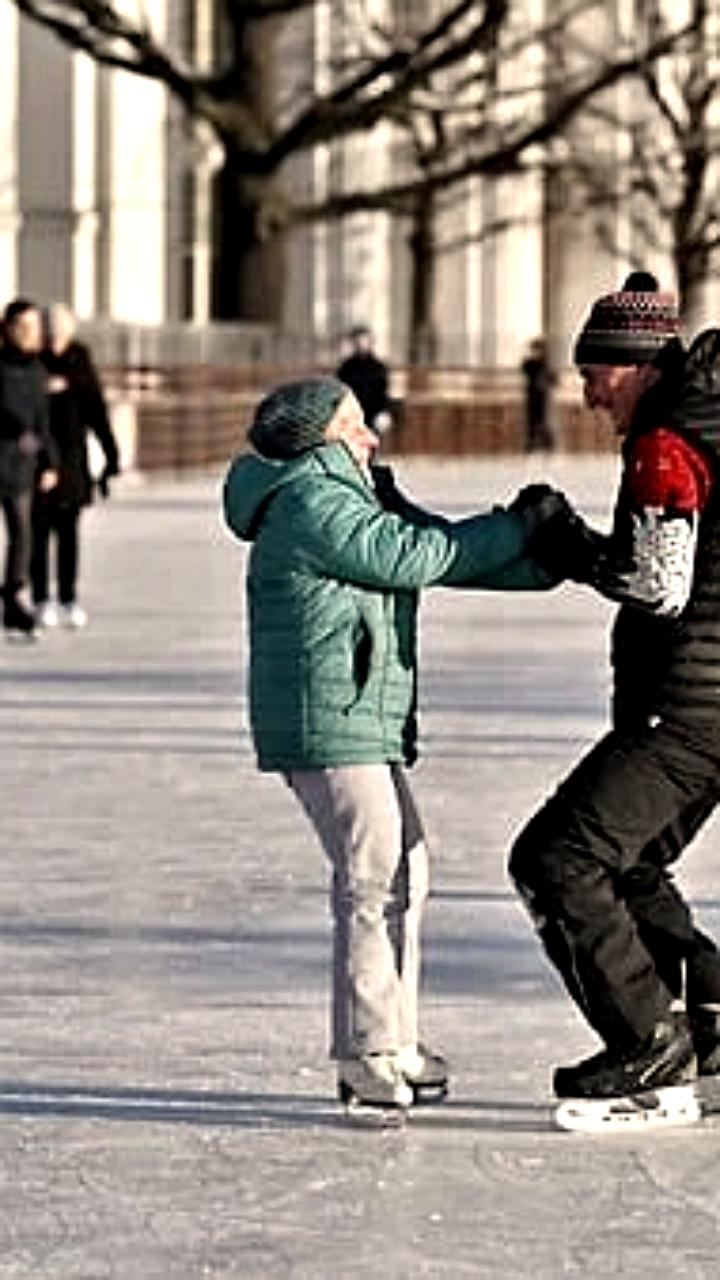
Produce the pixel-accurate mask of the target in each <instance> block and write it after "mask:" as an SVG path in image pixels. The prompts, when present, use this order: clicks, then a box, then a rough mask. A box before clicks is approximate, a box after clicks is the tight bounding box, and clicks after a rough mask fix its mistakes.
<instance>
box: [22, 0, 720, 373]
mask: <svg viewBox="0 0 720 1280" xmlns="http://www.w3.org/2000/svg"><path fill="white" fill-rule="evenodd" d="M658 4H659V6H660V7H661V8H662V6H663V4H664V5H665V6H666V7H667V5H668V4H669V5H670V8H671V9H672V10H673V12H675V13H676V14H677V13H678V12H679V8H682V7H683V6H684V5H686V6H687V8H688V10H691V9H692V8H693V4H692V0H679V4H678V2H677V0H658ZM446 7H447V5H446ZM651 7H652V6H651ZM439 8H442V5H441V4H440V3H439V0H357V3H355V4H354V5H353V4H350V3H348V4H345V3H343V4H332V3H327V2H325V3H323V2H319V3H318V4H316V5H315V6H313V7H309V8H303V10H302V12H298V13H297V14H295V15H294V16H293V18H292V21H290V22H288V23H287V24H286V25H285V27H284V29H283V33H282V38H281V42H280V46H279V47H280V58H279V68H280V72H281V74H280V75H278V76H276V84H277V93H278V98H279V101H280V111H282V109H283V108H282V102H283V101H289V100H291V99H292V96H293V92H294V86H297V88H298V91H300V89H301V88H302V86H303V85H304V86H305V88H307V87H308V84H310V86H311V87H312V88H314V89H315V90H316V91H323V90H327V89H328V88H329V87H331V85H332V76H333V67H334V66H336V65H337V64H338V62H339V60H341V59H342V58H343V57H345V56H347V54H348V52H352V50H353V45H354V42H356V41H357V38H358V37H357V33H358V30H360V28H361V25H362V23H364V24H365V26H366V27H367V26H368V24H372V23H375V24H376V25H377V26H378V29H380V28H381V26H382V24H383V23H385V24H387V23H389V22H390V21H392V23H393V24H394V29H395V30H396V32H397V31H400V32H402V30H403V24H404V25H405V27H406V28H407V30H408V32H412V30H414V29H416V28H417V26H418V23H420V22H421V21H422V20H423V19H424V18H425V17H427V16H428V15H431V14H432V13H433V11H434V10H438V9H439ZM512 8H513V10H514V11H516V12H517V14H518V15H519V17H522V18H523V19H527V18H528V16H529V17H531V18H534V19H535V20H536V21H540V20H544V19H545V18H547V17H548V16H552V12H553V5H552V3H551V0H515V3H514V5H513V6H512ZM591 8H592V12H591V13H590V14H589V15H588V17H587V19H586V27H585V28H584V37H585V41H586V44H588V43H589V44H593V43H594V44H595V45H596V46H597V47H603V45H604V46H606V47H607V48H608V49H610V50H611V49H612V47H613V42H614V41H615V40H617V38H618V33H619V32H621V31H622V30H623V29H626V28H628V26H630V27H632V24H633V22H634V21H635V20H636V16H637V10H638V8H641V9H643V11H644V12H646V11H647V9H648V5H647V4H644V3H640V0H613V2H612V3H606V4H604V5H599V6H598V5H595V6H591ZM709 8H710V11H711V13H712V10H713V6H712V5H711V6H709ZM139 12H140V7H139V6H135V5H132V4H128V13H130V14H135V15H137V14H138V13H139ZM142 12H143V13H144V14H145V15H146V16H147V18H148V20H149V22H150V23H151V24H152V28H153V31H154V33H155V34H156V36H158V37H161V38H162V39H163V40H165V41H166V42H167V46H168V48H170V49H172V50H174V51H176V53H177V54H178V56H179V57H181V58H182V59H183V60H185V62H186V63H187V64H189V65H192V66H194V67H195V68H197V69H203V68H207V69H210V68H211V67H212V66H213V65H215V63H216V59H217V53H218V49H219V48H221V47H222V41H223V39H224V38H225V37H226V34H227V33H226V32H225V30H224V28H223V24H222V20H221V18H220V17H219V14H218V8H217V4H216V0H145V3H144V4H143V6H142ZM361 20H362V21H361ZM713 31H714V32H715V35H714V39H713V41H711V42H710V43H709V44H708V47H707V65H708V70H709V71H712V73H713V74H714V75H716V76H717V67H718V58H719V56H720V55H719V52H718V43H717V39H718V38H717V15H716V18H715V27H714V28H712V30H711V35H712V32H713ZM568 56H569V57H570V59H571V61H572V54H570V55H568V53H567V49H566V48H565V47H563V48H562V49H561V50H560V52H558V47H557V45H553V44H552V42H549V43H547V44H545V45H543V46H538V45H529V46H528V48H527V50H526V51H525V52H522V51H521V53H520V54H519V55H518V54H517V53H516V54H515V56H513V57H508V58H504V57H502V56H501V57H499V58H498V60H497V64H496V68H495V77H496V80H495V91H496V94H497V119H498V121H502V117H503V113H504V112H505V111H506V110H507V109H508V107H507V104H508V103H512V102H513V94H514V93H517V92H518V91H520V90H521V89H522V88H523V86H527V84H528V83H532V80H533V77H534V78H535V80H536V82H537V83H538V84H539V83H540V79H541V72H542V70H543V66H542V65H541V64H544V63H546V62H547V60H551V59H553V58H556V59H560V60H561V61H562V59H564V58H567V57H568ZM561 69H562V68H561ZM571 70H572V66H571V65H570V67H569V71H571ZM632 95H634V98H633V97H632ZM636 100H637V92H636V90H635V89H634V88H633V87H632V86H631V85H625V84H623V83H621V84H620V85H619V86H617V87H616V88H614V89H613V90H612V93H611V95H610V97H609V98H608V99H606V102H607V103H608V104H609V106H608V114H606V117H605V121H604V123H602V124H601V123H599V122H598V117H594V118H593V119H586V120H585V121H584V122H583V120H582V119H581V120H580V121H579V122H578V123H577V126H576V127H574V130H570V131H568V133H567V136H566V137H564V138H563V139H562V140H561V143H560V144H559V145H555V146H554V149H553V151H552V155H551V156H550V152H549V151H548V153H547V154H546V155H545V156H544V159H545V160H547V159H548V157H550V159H551V161H552V162H551V163H542V164H541V163H539V160H540V158H541V152H540V150H539V149H536V151H537V155H535V156H531V157H530V159H531V160H533V159H534V160H535V161H536V162H535V163H531V164H528V165H526V166H525V167H523V168H522V169H521V170H520V171H519V172H518V173H517V174H515V175H513V176H500V177H497V176H471V177H469V178H467V180H465V181H464V182H462V183H459V184H456V185H455V186H454V187H453V188H452V190H451V191H449V192H448V193H446V194H445V195H443V196H442V197H441V198H440V199H439V200H437V201H436V203H435V206H434V209H433V230H432V235H433V242H434V253H433V256H432V263H431V265H429V266H428V272H429V273H430V272H431V275H432V279H428V280H423V279H418V276H417V272H416V271H414V268H413V253H412V248H413V245H415V247H416V248H417V239H416V240H415V241H413V239H412V237H413V235H416V236H417V233H418V228H417V226H414V225H413V223H412V221H411V220H410V219H409V218H408V217H407V216H396V215H395V214H394V213H393V212H390V211H387V210H379V211H361V212H358V213H355V214H352V215H351V216H347V217H344V218H342V219H337V220H331V221H322V220H319V221H309V222H307V223H304V222H302V223H300V224H298V225H297V226H295V227H294V228H293V230H292V234H291V236H290V238H289V256H288V274H287V282H286V287H285V289H284V292H283V301H282V309H281V313H280V314H279V316H278V317H277V321H276V322H275V323H268V322H267V321H265V320H262V319H258V320H257V321H255V322H253V323H246V324H242V325H240V324H236V323H233V322H229V321H227V320H226V322H225V323H217V318H218V316H219V315H222V314H223V311H222V306H219V305H218V298H219V297H220V296H221V294H222V287H223V272H224V271H225V266H224V259H223V256H222V235H224V236H225V237H227V236H228V227H227V225H225V227H224V231H223V232H222V233H220V232H219V230H218V226H219V219H218V204H219V196H218V192H219V181H220V179H219V175H220V173H221V170H222V166H223V162H224V156H223V149H222V146H221V145H220V144H219V143H218V141H217V140H216V139H215V138H214V137H213V135H212V133H211V132H210V130H209V129H208V128H207V126H206V125H201V124H198V123H197V122H194V121H193V120H191V119H190V118H189V116H188V115H187V114H186V113H185V112H184V111H183V109H182V108H181V107H180V106H179V105H178V103H177V102H176V101H175V100H173V98H172V97H171V96H170V95H169V94H168V93H167V91H166V90H165V89H164V88H163V87H162V86H161V85H160V84H158V83H156V82H153V81H152V80H147V79H143V78H141V77H139V76H136V75H131V74H129V73H128V72H125V71H121V70H117V69H115V68H112V67H109V66H102V65H99V64H98V63H97V62H95V61H93V60H92V59H91V58H90V57H88V56H87V55H85V54H81V53H76V52H73V51H71V50H70V49H68V48H67V47H66V46H64V45H63V44H62V43H61V42H60V41H59V40H58V39H57V37H56V36H55V35H53V34H51V33H50V32H49V31H47V30H45V29H43V28H42V27H41V26H38V25H37V24H36V23H34V22H32V21H30V20H28V19H26V18H24V17H21V16H20V15H19V12H18V9H17V8H16V6H15V3H14V2H13V0H0V120H1V121H2V126H1V127H2V143H3V145H2V148H0V299H2V300H7V299H9V298H10V297H12V296H14V295H16V294H22V295H29V296H30V297H33V298H35V299H37V300H38V301H39V302H41V303H45V302H49V301H50V300H59V301H64V302H67V303H68V304H69V305H70V306H71V307H72V308H73V310H74V311H75V312H76V314H77V315H78V317H79V318H80V320H81V323H82V325H83V328H84V331H85V332H86V334H87V335H88V336H89V337H90V338H91V340H93V341H94V342H95V344H96V352H97V354H98V357H99V358H100V360H102V361H104V362H105V363H116V364H117V363H125V364H134V365H148V364H159V365H167V364H170V363H173V364H182V363H188V362H189V363H212V364H226V365H227V364H230V363H238V361H242V360H246V361H252V362H255V363H258V362H262V363H265V364H276V365H277V364H279V363H285V364H287V363H292V364H321V365H323V366H324V367H326V366H329V365H332V364H334V363H336V360H337V355H338V342H339V339H340V337H341V335H342V334H344V333H346V332H347V331H348V330H349V329H350V328H352V326H353V325H356V324H366V325H368V326H369V327H370V329H371V330H372V331H373V333H374V335H375V338H376V345H377V349H378V351H380V352H381V353H382V354H383V355H384V356H385V357H387V358H388V359H389V360H390V361H391V362H392V364H393V365H394V366H395V367H398V366H402V365H406V364H408V363H410V362H412V363H421V364H434V365H438V366H444V367H447V366H453V367H468V368H472V369H475V370H477V369H483V370H488V371H495V372H496V374H501V373H502V372H503V371H508V372H510V371H512V373H513V377H515V376H516V371H517V368H518V365H519V362H520V359H521V356H522V353H523V351H524V350H525V348H526V346H527V343H528V342H529V341H530V340H532V339H533V338H534V337H537V336H538V335H541V334H542V335H545V336H546V337H547V339H548V342H549V348H550V352H551V358H552V361H553V363H554V364H555V365H556V367H558V368H560V369H562V368H563V367H564V366H566V365H567V362H568V355H569V342H570V335H571V334H572V332H573V330H574V329H575V328H576V326H577V324H578V322H579V320H580V318H581V316H582V314H583V313H584V311H585V309H586V307H587V305H588V300H589V299H591V298H592V297H593V296H594V295H595V294H597V293H599V292H604V291H607V290H609V289H610V288H612V287H613V286H614V285H615V284H619V282H620V280H621V279H622V276H623V274H624V273H625V271H626V269H627V268H628V266H629V265H634V262H633V259H635V260H637V259H638V257H639V258H642V265H644V266H646V267H648V268H649V269H651V270H654V271H655V272H656V274H657V275H658V276H659V278H660V279H661V280H662V281H663V283H664V284H666V285H667V286H670V287H672V286H673V285H674V283H675V277H676V268H675V264H674V262H673V258H672V254H671V253H670V252H668V251H667V250H666V249H663V247H662V246H661V244H660V241H659V240H658V241H657V242H656V241H655V240H653V241H652V242H651V241H650V239H649V238H648V239H647V241H645V240H643V236H644V234H645V233H644V232H643V231H642V230H639V229H638V228H639V227H641V225H642V224H641V223H638V222H634V221H633V218H632V216H631V204H632V201H631V199H630V198H629V197H628V198H620V196H619V195H618V197H617V198H616V199H615V200H614V201H613V200H609V201H608V199H607V193H606V199H605V212H604V219H605V221H604V235H600V234H599V231H598V228H599V219H598V216H596V213H597V208H598V205H597V203H596V206H595V212H594V213H593V216H590V215H589V214H588V213H587V211H584V210H583V208H582V206H581V204H580V203H579V202H578V200H577V199H576V193H577V190H578V183H579V181H580V178H579V174H580V173H581V171H582V169H583V165H582V160H583V158H584V160H585V161H586V162H587V161H588V160H590V164H589V166H588V164H586V165H585V170H586V172H585V178H587V176H588V175H587V170H588V168H589V169H590V170H592V171H593V172H594V173H595V174H597V172H598V171H599V170H600V169H604V170H607V171H613V170H614V169H615V168H618V169H619V168H620V167H621V166H622V164H623V163H624V161H625V159H626V158H627V153H628V149H629V147H630V145H631V143H630V142H629V141H628V135H626V133H625V132H624V131H623V130H622V129H620V128H619V127H616V126H615V124H614V123H613V121H614V120H620V119H621V118H622V115H623V112H624V111H625V109H626V107H627V105H628V101H633V103H634V102H635V101H636ZM610 109H611V110H610ZM713 110H714V112H715V115H714V127H715V131H716V133H715V136H716V152H720V146H717V130H718V121H719V120H720V108H719V107H718V105H717V100H716V101H715V106H714V108H713ZM612 113H616V114H615V115H613V114H612ZM408 136H409V135H408V134H407V133H406V132H403V130H402V129H400V128H396V127H394V126H392V125H390V124H387V123H385V124H382V125H380V126H379V127H376V128H375V129H374V130H373V131H372V133H369V132H367V133H362V132H361V133H359V134H357V135H354V136H350V137H348V138H346V139H344V140H343V141H340V142H338V141H333V142H329V143H327V144H326V145H319V146H316V147H314V148H313V149H312V150H309V151H306V152H305V153H303V154H302V155H301V156H299V157H292V158H291V159H290V160H289V161H288V164H287V166H286V169H285V171H284V174H283V180H284V182H285V183H286V184H288V186H289V188H290V189H291V190H292V191H293V194H294V195H295V196H296V197H298V199H300V200H301V201H302V200H306V201H308V202H312V201H313V200H314V201H317V200H319V199H322V198H324V197H326V196H327V195H330V194H332V193H337V192H343V190H346V189H348V188H349V187H350V186H357V184H358V182H359V181H360V182H361V181H362V178H363V175H364V174H367V177H368V181H369V182H373V183H376V184H377V183H378V182H382V180H383V179H385V178H386V179H387V180H388V181H391V180H393V179H394V178H397V176H398V175H401V174H402V173H403V172H405V171H406V170H407V167H408V146H409V142H408ZM578 156H579V157H580V163H579V164H578V165H577V166H576V163H575V162H576V160H577V157H578ZM717 163H718V161H717V156H716V159H715V177H714V181H715V182H717ZM633 199H635V197H633ZM647 221H648V220H647V218H646V219H645V225H646V227H647ZM608 227H609V228H610V231H608ZM238 234H240V231H238ZM421 275H422V273H421ZM423 288H424V289H426V291H427V290H429V291H430V293H431V305H430V307H429V308H428V307H427V304H426V312H427V317H429V318H427V319H426V320H425V321H424V322H423V324H422V325H421V326H420V327H419V329H418V328H417V327H416V329H415V331H414V332H413V324H412V317H413V314H414V313H416V311H417V307H418V306H420V305H422V303H421V302H419V301H418V296H417V291H418V290H420V291H421V292H422V289H423ZM700 293H701V294H702V296H701V297H700ZM700 293H697V292H696V294H695V295H694V301H693V314H692V317H691V320H692V323H693V325H695V326H696V325H697V324H700V323H703V322H704V321H706V320H711V319H716V318H717V317H718V316H720V286H719V285H718V282H717V280H716V279H714V278H713V277H712V274H711V273H710V272H708V273H707V281H706V282H705V284H704V286H703V289H702V290H701V291H700Z"/></svg>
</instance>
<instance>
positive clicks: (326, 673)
mask: <svg viewBox="0 0 720 1280" xmlns="http://www.w3.org/2000/svg"><path fill="white" fill-rule="evenodd" d="M223 502H224V512H225V518H226V520H227V523H228V525H229V527H230V529H231V530H232V531H233V532H234V533H235V534H236V535H237V537H238V538H240V539H242V540H244V541H247V542H250V543H252V548H251V551H250V556H249V564H248V575H247V590H248V609H249V639H250V664H249V684H250V689H249V694H250V723H251V727H252V733H253V739H254V743H255V749H256V752H257V757H258V764H259V767H260V768H261V769H268V770H272V769H278V770H286V769H291V768H302V767H306V768H312V767H318V766H322V765H338V764H357V763H381V762H384V761H386V762H390V761H404V762H405V763H407V764H409V763H412V761H413V760H414V758H415V755H416V735H417V724H416V702H417V697H416V694H417V689H416V685H417V657H416V615H417V602H418V591H419V589H420V588H421V587H425V586H428V585H430V584H431V583H437V584H442V585H445V586H485V587H493V588H511V589H512V588H515V589H522V588H526V589H528V588H544V587H547V586H550V585H552V584H551V582H550V580H549V579H548V578H547V577H545V575H543V574H542V573H541V571H540V570H539V569H537V568H536V567H535V566H534V565H533V564H532V563H531V562H530V561H528V560H527V559H525V558H523V547H524V542H525V533H524V526H523V522H522V520H521V518H520V517H519V516H517V515H516V514H515V513H513V512H506V511H493V512H492V513H491V514H488V515H481V516H475V517H472V518H470V519H466V520H460V521H456V522H450V521H447V520H445V519H443V518H442V517H439V516H432V515H430V513H428V512H425V511H423V510H422V509H419V508H416V507H413V506H411V505H410V504H409V503H407V504H404V510H405V511H406V518H404V517H403V516H402V515H399V514H397V513H396V512H390V511H388V510H386V509H384V507H383V506H382V505H381V502H380V500H379V498H378V496H377V494H376V492H375V488H374V486H373V484H372V482H371V481H370V480H369V479H368V478H366V476H365V474H364V473H363V471H362V470H361V469H360V467H358V466H357V464H356V463H355V461H354V459H353V457H352V455H351V454H350V453H349V451H348V450H347V449H346V447H345V445H343V444H342V443H333V444H328V445H323V446H322V447H320V448H317V449H313V450H310V451H308V452H306V453H303V454H301V455H300V456H299V457H297V458H294V459H292V460H291V461H289V462H271V461H267V460H266V459H263V458H260V457H257V456H255V455H251V454H247V455H243V456H241V457H239V458H236V459H235V461H234V462H233V463H232V465H231V467H230V470H229V472H228V475H227V477H226V480H225V485H224V490H223ZM400 508H401V509H403V501H402V500H400Z"/></svg>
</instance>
